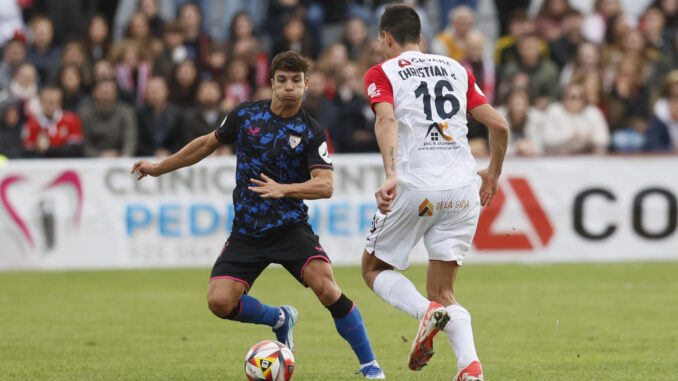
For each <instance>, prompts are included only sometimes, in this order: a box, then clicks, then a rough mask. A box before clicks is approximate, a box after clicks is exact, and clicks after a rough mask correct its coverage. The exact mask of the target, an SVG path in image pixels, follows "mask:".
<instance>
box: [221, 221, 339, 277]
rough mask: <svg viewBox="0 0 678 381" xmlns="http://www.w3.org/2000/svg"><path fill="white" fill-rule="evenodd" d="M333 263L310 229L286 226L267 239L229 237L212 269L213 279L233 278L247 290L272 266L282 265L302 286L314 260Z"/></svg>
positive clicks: (304, 225)
mask: <svg viewBox="0 0 678 381" xmlns="http://www.w3.org/2000/svg"><path fill="white" fill-rule="evenodd" d="M316 258H317V259H322V260H324V261H326V262H328V263H330V259H329V258H328V257H327V254H325V250H324V249H323V248H322V246H320V241H319V240H318V236H317V235H315V234H314V233H313V230H312V229H311V226H310V225H308V224H300V225H294V226H290V227H287V228H285V229H283V230H280V231H277V232H275V233H272V234H270V235H268V236H266V237H260V238H249V237H247V238H245V237H236V236H231V237H229V239H228V241H226V244H225V245H224V248H223V250H222V251H221V254H220V255H219V258H217V261H216V262H215V263H214V267H212V275H211V276H210V280H212V279H220V278H230V279H233V280H235V281H238V282H242V283H244V284H245V286H247V290H249V289H250V288H251V287H252V284H253V283H254V281H255V280H256V279H257V278H258V277H259V275H260V274H261V272H262V271H264V269H265V268H266V267H268V265H270V264H271V263H277V264H280V265H282V266H283V267H284V268H285V269H286V270H287V271H289V273H290V274H292V276H294V277H295V278H296V279H297V280H298V281H299V282H300V283H301V284H302V285H304V286H305V287H308V285H307V284H306V283H305V282H304V269H305V268H306V265H308V263H309V262H310V261H311V260H312V259H316Z"/></svg>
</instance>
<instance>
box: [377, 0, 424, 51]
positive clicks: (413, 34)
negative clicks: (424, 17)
mask: <svg viewBox="0 0 678 381" xmlns="http://www.w3.org/2000/svg"><path fill="white" fill-rule="evenodd" d="M382 31H383V32H387V33H389V34H390V35H391V36H393V39H394V40H395V41H396V42H397V43H398V44H400V45H405V44H406V43H412V42H414V43H417V42H418V41H419V35H420V34H421V21H420V20H419V15H418V14H417V11H415V10H414V8H412V7H410V6H409V5H405V4H393V5H389V6H387V7H386V10H385V11H384V14H382V15H381V19H380V20H379V32H382Z"/></svg>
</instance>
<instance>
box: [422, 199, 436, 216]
mask: <svg viewBox="0 0 678 381" xmlns="http://www.w3.org/2000/svg"><path fill="white" fill-rule="evenodd" d="M432 215H433V204H432V203H431V201H429V200H428V199H424V201H423V202H422V203H421V204H420V205H419V217H430V216H432Z"/></svg>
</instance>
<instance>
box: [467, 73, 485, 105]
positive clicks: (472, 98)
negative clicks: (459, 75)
mask: <svg viewBox="0 0 678 381" xmlns="http://www.w3.org/2000/svg"><path fill="white" fill-rule="evenodd" d="M466 73H467V74H468V90H467V91H466V101H467V102H468V103H467V106H466V110H467V111H471V110H473V109H474V108H476V107H478V106H480V105H483V104H485V103H487V98H485V94H483V91H482V90H480V87H479V86H478V84H477V83H476V77H475V76H474V75H473V74H472V73H471V72H470V71H468V70H466Z"/></svg>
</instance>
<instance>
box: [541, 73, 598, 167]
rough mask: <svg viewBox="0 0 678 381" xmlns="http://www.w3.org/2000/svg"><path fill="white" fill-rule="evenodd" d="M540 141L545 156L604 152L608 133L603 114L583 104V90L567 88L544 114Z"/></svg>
mask: <svg viewBox="0 0 678 381" xmlns="http://www.w3.org/2000/svg"><path fill="white" fill-rule="evenodd" d="M545 118H546V123H544V125H543V131H542V138H543V142H544V149H545V153H547V154H554V155H567V154H578V153H596V154H602V153H605V152H607V150H608V146H609V144H610V130H609V128H608V125H607V121H606V120H605V117H604V116H603V113H602V112H601V111H600V109H598V108H597V107H595V106H590V105H587V104H586V101H585V99H584V87H583V86H582V85H581V84H578V83H571V84H569V85H568V86H567V87H566V88H565V90H563V95H562V99H561V101H560V102H557V103H553V104H552V105H551V106H549V107H548V109H547V110H546V116H545Z"/></svg>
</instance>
